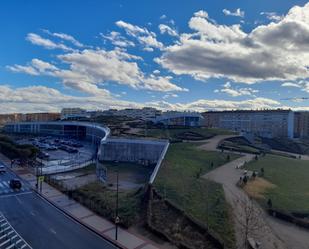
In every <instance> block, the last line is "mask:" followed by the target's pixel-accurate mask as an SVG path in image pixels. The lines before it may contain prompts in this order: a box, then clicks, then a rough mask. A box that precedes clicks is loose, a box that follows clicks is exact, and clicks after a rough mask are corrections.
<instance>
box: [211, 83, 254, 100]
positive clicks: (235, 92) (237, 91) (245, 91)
mask: <svg viewBox="0 0 309 249" xmlns="http://www.w3.org/2000/svg"><path fill="white" fill-rule="evenodd" d="M215 92H216V93H219V92H221V93H226V94H228V95H230V96H232V97H239V96H245V95H247V96H254V94H255V93H257V92H259V91H258V90H255V89H252V88H250V87H244V88H234V89H233V88H232V85H231V83H230V82H226V83H225V84H224V85H223V88H222V89H220V90H219V89H216V90H215ZM254 97H255V96H254Z"/></svg>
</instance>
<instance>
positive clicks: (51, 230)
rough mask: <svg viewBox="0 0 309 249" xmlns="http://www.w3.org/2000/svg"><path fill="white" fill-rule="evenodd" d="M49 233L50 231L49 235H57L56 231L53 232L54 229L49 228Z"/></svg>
mask: <svg viewBox="0 0 309 249" xmlns="http://www.w3.org/2000/svg"><path fill="white" fill-rule="evenodd" d="M49 231H50V232H51V233H53V234H57V233H56V231H55V230H54V229H52V228H50V229H49Z"/></svg>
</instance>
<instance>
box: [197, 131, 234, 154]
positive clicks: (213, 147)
mask: <svg viewBox="0 0 309 249" xmlns="http://www.w3.org/2000/svg"><path fill="white" fill-rule="evenodd" d="M231 137H239V135H217V136H214V137H213V138H211V139H207V140H204V141H205V142H206V143H205V144H203V145H201V146H199V147H200V148H201V149H204V150H209V151H217V150H218V149H217V147H218V145H219V143H220V142H221V141H222V140H224V139H227V138H231ZM199 142H201V141H199Z"/></svg>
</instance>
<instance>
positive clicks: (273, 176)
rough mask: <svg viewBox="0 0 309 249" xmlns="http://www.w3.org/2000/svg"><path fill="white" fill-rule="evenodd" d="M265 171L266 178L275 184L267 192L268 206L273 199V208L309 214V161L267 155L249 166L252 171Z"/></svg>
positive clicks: (265, 194)
mask: <svg viewBox="0 0 309 249" xmlns="http://www.w3.org/2000/svg"><path fill="white" fill-rule="evenodd" d="M261 167H263V168H264V170H265V175H264V178H265V179H267V180H268V181H270V182H271V183H273V184H275V185H276V187H275V188H271V189H268V190H266V191H265V193H264V196H265V199H260V200H259V201H260V202H261V203H262V204H263V205H266V202H267V200H268V198H271V200H272V203H273V207H274V208H277V209H281V210H284V211H288V212H289V211H296V212H309V180H308V179H309V161H303V160H299V159H290V158H287V157H281V156H275V155H267V156H265V157H261V158H260V159H259V160H258V161H252V162H250V163H249V164H247V168H248V169H250V170H258V171H259V170H260V168H261Z"/></svg>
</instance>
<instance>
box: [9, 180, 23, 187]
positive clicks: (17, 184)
mask: <svg viewBox="0 0 309 249" xmlns="http://www.w3.org/2000/svg"><path fill="white" fill-rule="evenodd" d="M21 186H22V185H21V181H20V180H19V179H16V178H15V179H12V180H10V187H11V188H12V189H21Z"/></svg>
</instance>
